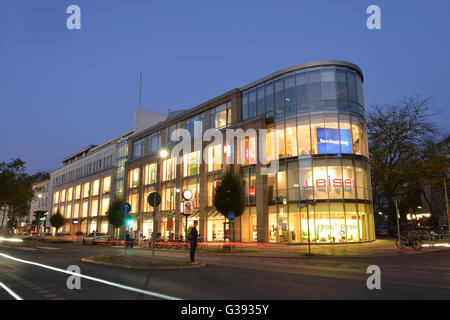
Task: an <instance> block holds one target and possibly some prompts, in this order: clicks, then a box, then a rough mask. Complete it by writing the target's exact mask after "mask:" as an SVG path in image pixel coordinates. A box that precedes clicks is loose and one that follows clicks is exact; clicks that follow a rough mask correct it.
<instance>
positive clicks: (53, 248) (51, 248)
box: [38, 247, 60, 250]
mask: <svg viewBox="0 0 450 320" xmlns="http://www.w3.org/2000/svg"><path fill="white" fill-rule="evenodd" d="M38 248H39V249H47V250H59V249H60V248H55V247H38Z"/></svg>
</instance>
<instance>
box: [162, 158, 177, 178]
mask: <svg viewBox="0 0 450 320" xmlns="http://www.w3.org/2000/svg"><path fill="white" fill-rule="evenodd" d="M176 164H177V158H176V157H173V158H170V159H167V160H164V161H163V172H162V181H168V180H174V179H175V178H176V174H177V172H176Z"/></svg>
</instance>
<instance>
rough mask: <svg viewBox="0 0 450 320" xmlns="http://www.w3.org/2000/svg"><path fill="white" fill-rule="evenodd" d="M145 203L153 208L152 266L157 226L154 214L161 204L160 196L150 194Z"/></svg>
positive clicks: (154, 193)
mask: <svg viewBox="0 0 450 320" xmlns="http://www.w3.org/2000/svg"><path fill="white" fill-rule="evenodd" d="M147 202H148V204H149V205H150V206H152V207H153V232H152V264H153V258H154V257H155V240H156V229H157V228H158V225H157V224H156V213H157V211H158V206H159V205H160V204H161V195H160V194H159V193H158V192H152V193H150V194H149V195H148V197H147Z"/></svg>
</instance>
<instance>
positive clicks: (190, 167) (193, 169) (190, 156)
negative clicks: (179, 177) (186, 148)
mask: <svg viewBox="0 0 450 320" xmlns="http://www.w3.org/2000/svg"><path fill="white" fill-rule="evenodd" d="M198 174H200V150H198V151H193V152H190V153H186V154H184V155H183V176H184V177H189V176H195V175H198Z"/></svg>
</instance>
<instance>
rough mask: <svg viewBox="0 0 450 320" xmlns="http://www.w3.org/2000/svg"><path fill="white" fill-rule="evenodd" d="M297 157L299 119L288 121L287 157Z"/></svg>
mask: <svg viewBox="0 0 450 320" xmlns="http://www.w3.org/2000/svg"><path fill="white" fill-rule="evenodd" d="M296 156H297V119H296V118H293V119H288V120H286V157H287V158H290V157H296Z"/></svg>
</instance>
